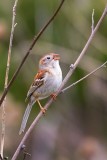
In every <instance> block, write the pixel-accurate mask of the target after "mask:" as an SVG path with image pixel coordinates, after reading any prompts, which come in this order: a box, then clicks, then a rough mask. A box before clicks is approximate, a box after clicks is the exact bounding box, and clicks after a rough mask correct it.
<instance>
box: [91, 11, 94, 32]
mask: <svg viewBox="0 0 107 160" xmlns="http://www.w3.org/2000/svg"><path fill="white" fill-rule="evenodd" d="M91 30H92V32H93V30H94V9H93V12H92V25H91Z"/></svg>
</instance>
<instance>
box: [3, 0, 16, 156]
mask: <svg viewBox="0 0 107 160" xmlns="http://www.w3.org/2000/svg"><path fill="white" fill-rule="evenodd" d="M17 3H18V0H15V3H14V6H13V17H12V27H11V34H10V42H9V49H8V57H7V67H6V75H5V84H4V89H6V88H7V85H8V77H9V69H10V60H11V52H12V43H13V35H14V29H15V26H16V25H15V16H16V13H15V12H16V6H17ZM5 104H6V97H5V98H4V101H3V105H2V131H1V132H2V133H1V147H0V155H1V157H2V158H3V149H4V140H5V114H6V113H5Z"/></svg>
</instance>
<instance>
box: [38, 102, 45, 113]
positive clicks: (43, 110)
mask: <svg viewBox="0 0 107 160" xmlns="http://www.w3.org/2000/svg"><path fill="white" fill-rule="evenodd" d="M37 102H38V104H39V107H40V109H41V111H42V113H43V114H45V113H46V109H45V108H43V107H42V106H41V104H40V102H39V100H37Z"/></svg>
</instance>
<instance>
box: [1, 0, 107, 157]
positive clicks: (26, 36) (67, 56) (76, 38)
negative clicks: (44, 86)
mask: <svg viewBox="0 0 107 160" xmlns="http://www.w3.org/2000/svg"><path fill="white" fill-rule="evenodd" d="M59 3H60V0H51V1H50V0H43V1H42V0H23V1H22V0H19V2H18V6H17V16H16V22H17V26H16V28H15V34H14V41H13V48H12V58H11V66H10V74H9V79H11V77H12V75H13V73H14V72H15V70H16V68H17V67H18V66H19V64H20V62H21V60H22V58H23V56H24V55H25V53H26V51H27V49H28V48H29V46H30V44H31V42H32V39H33V37H34V35H36V34H37V33H38V31H39V30H40V29H41V28H42V27H43V25H44V24H45V23H46V22H47V20H48V19H49V18H50V16H51V15H52V14H53V12H54V10H55V9H56V8H57V6H58V5H59ZM13 4H14V1H13V0H11V1H5V0H0V92H1V95H2V92H3V88H4V79H5V70H6V61H7V53H8V45H9V36H10V30H11V20H12V7H13ZM105 4H106V2H105V0H99V1H96V0H95V1H93V0H81V1H79V0H72V1H71V0H65V3H64V5H63V7H62V9H61V10H60V12H59V14H58V15H57V17H56V18H55V20H54V22H52V23H51V25H50V26H49V27H48V28H47V30H46V31H45V33H43V35H42V36H41V38H40V39H39V41H38V42H37V44H36V45H35V47H34V48H33V50H32V53H31V54H30V56H29V57H28V59H27V61H26V62H25V64H24V66H23V68H22V69H21V72H20V74H19V75H18V77H17V79H16V81H15V82H14V84H13V85H12V87H11V89H10V91H9V93H8V96H7V97H8V98H7V104H6V138H5V150H4V154H5V156H8V157H9V159H11V157H12V155H13V153H14V152H15V149H16V148H17V146H18V144H19V142H20V140H21V138H22V137H23V135H21V136H19V135H18V132H19V128H20V124H21V121H22V116H23V113H24V111H25V108H26V105H27V104H26V103H25V98H26V94H27V91H28V89H29V86H30V84H31V82H32V80H33V77H34V75H35V72H36V71H37V70H38V60H39V59H40V58H41V56H43V55H44V54H46V53H49V52H55V53H59V54H60V56H61V62H60V65H61V68H62V70H63V77H64V76H65V75H66V74H67V72H68V70H69V66H70V64H71V63H74V62H75V60H76V59H77V57H78V55H79V54H80V52H81V50H82V49H83V47H84V45H85V43H86V42H87V40H88V38H89V35H90V33H91V25H92V22H91V18H92V11H93V9H95V15H94V21H95V24H96V23H97V21H98V20H99V18H100V16H101V14H102V12H103V10H104V8H105ZM106 60H107V17H106V18H105V20H104V21H103V23H102V25H101V26H100V28H99V30H98V32H97V34H96V35H95V37H94V40H93V41H92V43H91V45H90V47H89V49H88V51H87V54H86V55H85V56H84V58H83V59H82V60H81V62H80V64H79V66H78V68H77V69H76V70H75V73H74V74H73V75H72V77H71V78H70V80H69V82H68V84H67V85H69V84H71V83H73V82H75V81H77V80H78V79H80V78H82V77H83V76H85V75H86V74H88V73H89V72H91V71H92V70H94V69H95V68H96V67H98V66H99V65H101V64H102V63H103V62H105V61H106ZM46 102H47V99H46V100H43V101H42V102H41V103H42V105H44V104H45V103H46ZM38 112H39V107H38V105H37V104H36V105H35V106H34V107H33V110H32V113H31V115H30V118H29V121H28V124H27V128H28V127H29V126H30V124H31V122H32V121H33V119H34V118H35V117H36V115H37V114H38ZM0 114H1V109H0ZM0 126H1V116H0ZM0 130H1V128H0ZM26 151H27V152H28V153H30V154H31V156H27V157H26V160H30V159H31V160H71V159H72V160H106V159H107V68H106V67H104V68H102V69H101V70H99V71H98V72H96V73H95V74H94V75H92V76H90V77H88V78H87V79H85V80H84V81H82V82H81V83H79V84H77V85H76V86H74V87H73V88H71V89H69V90H67V91H66V92H65V93H64V94H62V95H60V96H59V97H58V98H57V101H55V102H54V103H53V104H52V105H51V107H50V108H49V109H48V111H47V113H46V116H44V117H42V119H41V120H40V121H39V123H38V125H37V126H36V127H35V129H34V131H33V133H32V135H31V136H30V137H29V139H28V141H27V143H26ZM20 159H23V152H21V154H20V156H19V160H20Z"/></svg>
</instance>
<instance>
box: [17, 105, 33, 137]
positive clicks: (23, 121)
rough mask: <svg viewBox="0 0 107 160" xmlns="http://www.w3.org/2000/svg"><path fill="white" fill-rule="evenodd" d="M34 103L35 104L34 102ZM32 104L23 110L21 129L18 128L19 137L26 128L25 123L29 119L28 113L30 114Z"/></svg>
mask: <svg viewBox="0 0 107 160" xmlns="http://www.w3.org/2000/svg"><path fill="white" fill-rule="evenodd" d="M34 103H35V102H34ZM34 103H31V102H30V103H29V104H28V105H27V108H26V110H25V113H24V116H23V119H22V123H21V127H20V131H19V135H20V134H21V133H22V132H24V130H25V128H26V124H27V121H28V118H29V115H30V112H31V109H32V106H33V104H34Z"/></svg>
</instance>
